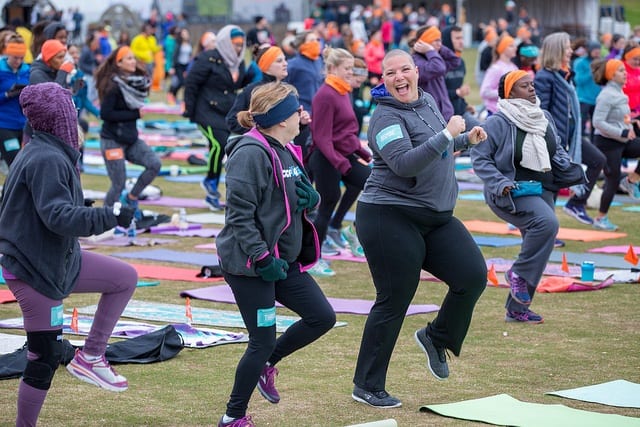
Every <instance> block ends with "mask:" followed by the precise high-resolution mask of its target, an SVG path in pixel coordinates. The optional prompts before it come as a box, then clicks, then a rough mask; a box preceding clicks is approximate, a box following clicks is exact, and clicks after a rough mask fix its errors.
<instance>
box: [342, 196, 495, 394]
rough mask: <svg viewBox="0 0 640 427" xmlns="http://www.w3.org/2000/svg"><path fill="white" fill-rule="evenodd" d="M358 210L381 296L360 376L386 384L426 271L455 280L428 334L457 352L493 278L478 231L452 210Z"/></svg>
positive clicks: (367, 332)
mask: <svg viewBox="0 0 640 427" xmlns="http://www.w3.org/2000/svg"><path fill="white" fill-rule="evenodd" d="M356 218H357V221H358V225H357V227H356V229H357V232H358V238H359V239H360V243H361V244H362V248H363V249H364V253H365V255H366V257H367V263H368V264H369V270H371V275H372V277H373V283H374V285H375V288H376V301H375V304H374V305H373V308H372V309H371V312H370V313H369V317H368V318H367V322H366V324H365V327H364V332H363V334H362V342H361V344H360V353H359V355H358V363H357V366H356V371H355V375H354V379H353V382H354V383H355V384H356V385H357V386H359V387H362V388H364V389H365V390H370V391H380V390H384V389H385V382H386V375H387V369H388V367H389V360H390V359H391V354H392V353H393V348H394V347H395V344H396V340H397V339H398V334H399V333H400V329H401V327H402V323H403V321H404V317H405V314H406V312H407V308H408V307H409V304H410V303H411V300H412V299H413V296H414V295H415V292H416V289H417V287H418V283H419V282H420V271H421V270H426V271H428V272H430V273H431V274H433V275H434V276H435V277H437V278H438V279H440V280H442V281H444V282H445V283H446V284H447V286H448V287H449V291H448V292H447V295H446V296H445V298H444V301H443V302H442V305H441V307H440V311H439V312H438V315H437V316H436V318H435V319H434V320H433V321H432V322H431V323H430V324H428V325H427V334H428V335H429V336H430V337H431V339H432V341H433V343H434V344H435V345H437V346H441V347H445V348H448V349H450V350H451V351H452V352H453V353H454V354H455V355H456V356H458V355H459V354H460V349H461V347H462V342H463V341H464V338H465V336H466V334H467V330H468V329H469V324H470V323H471V316H472V314H473V309H474V307H475V304H476V301H477V300H478V298H480V295H481V294H482V292H483V291H484V289H485V287H486V284H487V267H486V263H485V261H484V258H483V257H482V253H481V252H480V249H479V248H478V245H476V243H475V241H474V240H473V238H472V237H471V234H469V232H468V231H467V229H466V228H465V227H464V225H463V224H462V223H461V222H460V221H459V220H458V219H457V218H455V217H453V216H452V214H451V212H434V211H431V210H429V209H426V208H416V207H408V206H398V205H376V204H370V203H363V202H358V207H357V210H356Z"/></svg>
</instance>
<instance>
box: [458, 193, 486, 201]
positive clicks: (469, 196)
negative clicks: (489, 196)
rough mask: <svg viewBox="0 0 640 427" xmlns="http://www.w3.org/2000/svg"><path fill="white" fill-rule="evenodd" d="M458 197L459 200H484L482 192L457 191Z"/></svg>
mask: <svg viewBox="0 0 640 427" xmlns="http://www.w3.org/2000/svg"><path fill="white" fill-rule="evenodd" d="M458 199H460V200H471V201H474V202H484V194H482V193H480V192H473V193H458Z"/></svg>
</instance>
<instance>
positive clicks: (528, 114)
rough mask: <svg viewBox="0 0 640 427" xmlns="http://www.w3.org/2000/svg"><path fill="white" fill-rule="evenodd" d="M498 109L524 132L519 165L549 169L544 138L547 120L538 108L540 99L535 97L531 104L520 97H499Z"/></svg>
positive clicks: (542, 169)
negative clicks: (533, 102)
mask: <svg viewBox="0 0 640 427" xmlns="http://www.w3.org/2000/svg"><path fill="white" fill-rule="evenodd" d="M498 111H500V112H502V114H504V115H505V116H506V117H507V118H508V119H509V120H510V121H511V122H513V124H515V125H516V127H517V128H518V129H522V130H523V131H524V132H525V137H524V143H523V144H522V160H521V161H520V165H521V166H522V167H524V168H527V169H530V170H533V171H536V172H548V171H550V170H551V160H550V158H549V150H547V141H546V140H545V138H544V135H545V134H546V132H547V127H548V126H549V120H547V118H546V117H545V115H544V112H543V111H542V109H541V108H540V99H538V98H537V97H536V103H535V104H532V103H531V102H529V101H527V100H526V99H521V98H516V99H502V98H500V99H499V100H498Z"/></svg>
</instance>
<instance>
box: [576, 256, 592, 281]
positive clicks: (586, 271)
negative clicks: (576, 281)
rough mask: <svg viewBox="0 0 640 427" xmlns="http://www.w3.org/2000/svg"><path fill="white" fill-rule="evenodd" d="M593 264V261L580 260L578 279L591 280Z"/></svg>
mask: <svg viewBox="0 0 640 427" xmlns="http://www.w3.org/2000/svg"><path fill="white" fill-rule="evenodd" d="M594 270H595V265H594V263H593V261H582V276H581V277H580V279H581V280H582V281H583V282H593V272H594Z"/></svg>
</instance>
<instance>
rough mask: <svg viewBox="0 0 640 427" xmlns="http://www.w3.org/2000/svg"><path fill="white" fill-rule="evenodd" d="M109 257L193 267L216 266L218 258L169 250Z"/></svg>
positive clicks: (114, 254) (125, 253)
mask: <svg viewBox="0 0 640 427" xmlns="http://www.w3.org/2000/svg"><path fill="white" fill-rule="evenodd" d="M111 255H113V256H116V257H118V258H132V259H148V260H153V261H165V262H179V263H183V264H194V265H200V266H202V265H218V257H217V255H216V254H214V253H202V252H182V251H172V250H170V249H150V250H147V251H137V252H115V253H112V254H111Z"/></svg>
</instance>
